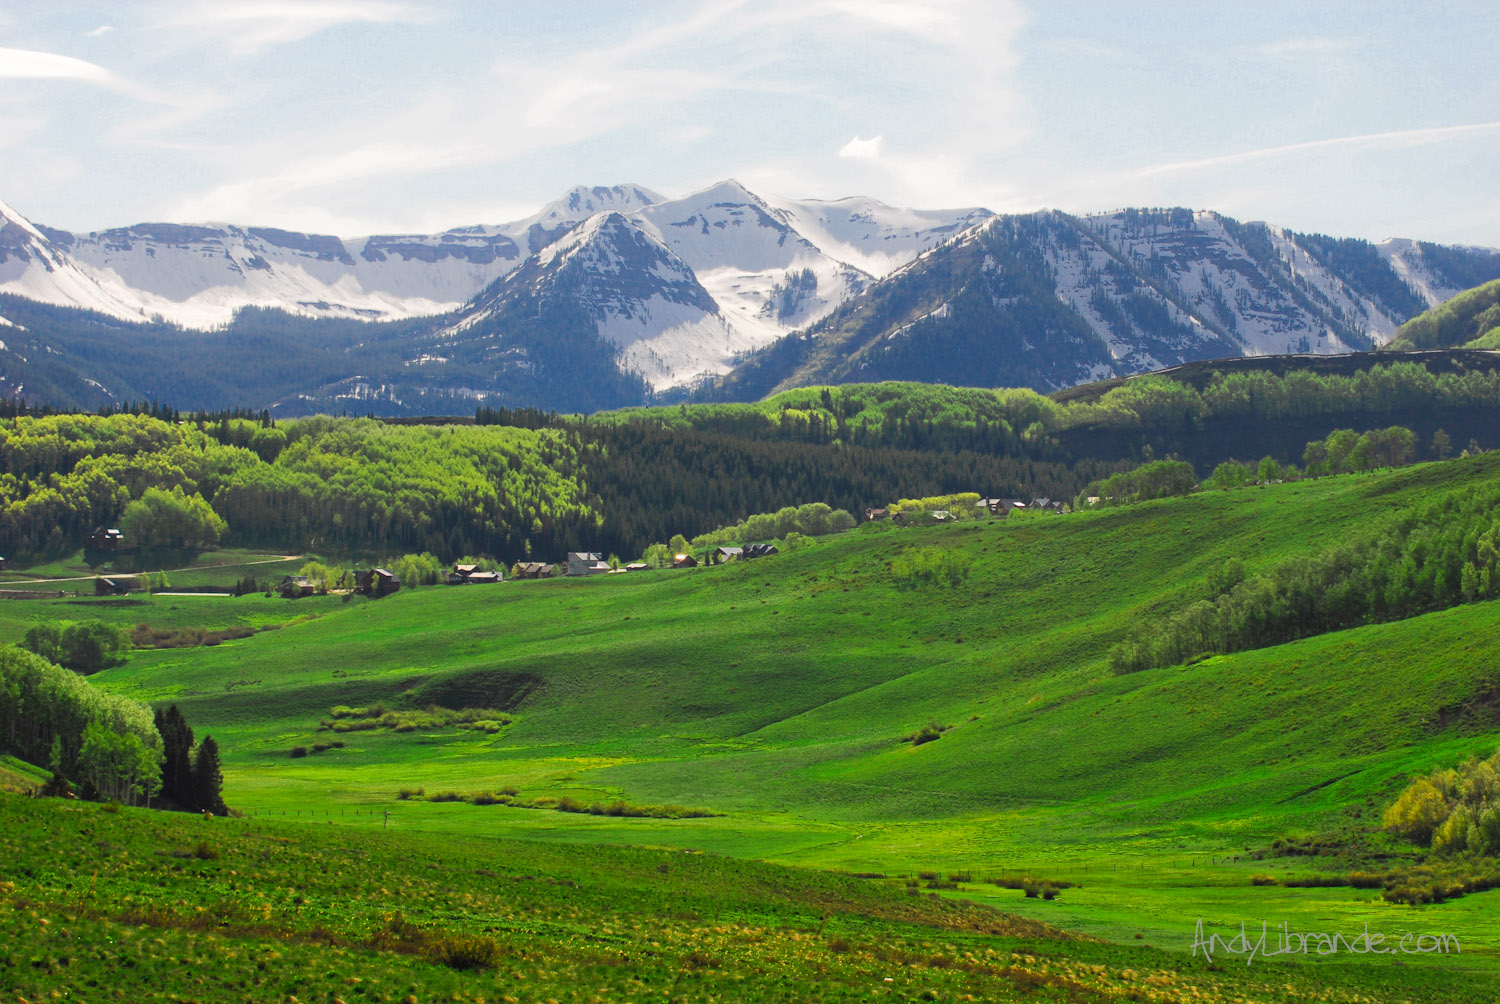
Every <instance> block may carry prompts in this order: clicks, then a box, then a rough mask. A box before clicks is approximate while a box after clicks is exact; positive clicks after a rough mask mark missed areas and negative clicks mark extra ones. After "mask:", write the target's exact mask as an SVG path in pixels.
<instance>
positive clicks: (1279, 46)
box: [1237, 35, 1368, 59]
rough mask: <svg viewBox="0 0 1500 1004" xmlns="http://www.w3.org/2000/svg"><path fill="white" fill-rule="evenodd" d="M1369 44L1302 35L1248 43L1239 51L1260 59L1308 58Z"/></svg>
mask: <svg viewBox="0 0 1500 1004" xmlns="http://www.w3.org/2000/svg"><path fill="white" fill-rule="evenodd" d="M1367 44H1368V42H1367V40H1366V39H1363V38H1353V37H1346V36H1334V35H1300V36H1295V37H1292V38H1281V39H1277V40H1276V41H1274V42H1264V43H1261V44H1259V45H1246V46H1242V47H1240V48H1239V49H1238V50H1237V51H1238V53H1239V54H1240V55H1243V56H1251V57H1255V58H1259V59H1306V58H1308V57H1317V56H1321V57H1325V58H1326V57H1329V56H1341V55H1345V54H1347V53H1352V52H1356V51H1358V50H1359V49H1362V48H1364V47H1365V46H1366V45H1367Z"/></svg>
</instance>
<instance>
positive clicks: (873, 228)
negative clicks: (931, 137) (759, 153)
mask: <svg viewBox="0 0 1500 1004" xmlns="http://www.w3.org/2000/svg"><path fill="white" fill-rule="evenodd" d="M765 202H766V203H767V204H768V205H769V206H770V207H772V208H773V209H774V211H775V213H776V215H777V217H778V219H780V220H781V222H783V223H785V224H786V225H787V226H789V227H791V228H792V229H793V230H795V231H796V232H797V233H799V234H801V235H802V236H803V237H804V238H805V239H806V240H808V241H809V242H810V243H812V244H814V245H816V246H817V247H818V248H819V249H820V250H821V251H822V252H823V253H824V254H826V255H828V256H829V257H832V258H836V259H838V260H839V261H842V262H844V263H845V264H848V265H852V266H853V267H855V268H857V269H859V270H860V271H862V272H867V273H869V274H870V275H872V276H875V277H876V278H883V277H885V276H887V275H889V274H890V273H892V272H894V271H895V270H896V269H898V268H900V267H901V266H902V265H905V264H906V263H907V262H909V261H911V260H912V259H913V258H915V257H916V256H917V255H918V254H920V253H921V252H923V251H926V250H927V249H928V248H931V247H933V246H934V245H936V244H938V243H940V242H942V241H944V240H947V239H948V238H950V237H953V236H955V235H957V234H959V233H961V232H962V231H964V230H967V229H969V228H970V227H972V226H974V225H976V224H978V223H982V222H983V221H984V220H986V219H988V218H990V217H992V216H993V215H994V214H993V213H991V212H990V211H989V210H988V209H978V208H972V209H937V210H918V209H902V208H897V207H895V206H888V205H886V204H885V203H883V202H879V201H877V200H875V199H870V198H864V197H853V198H847V199H836V200H833V201H822V200H818V199H804V200H795V199H784V198H779V197H777V196H768V197H766V199H765Z"/></svg>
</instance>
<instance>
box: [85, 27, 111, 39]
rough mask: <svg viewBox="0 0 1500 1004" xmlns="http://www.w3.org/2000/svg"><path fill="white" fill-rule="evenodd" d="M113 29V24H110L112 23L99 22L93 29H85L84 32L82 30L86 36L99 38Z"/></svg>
mask: <svg viewBox="0 0 1500 1004" xmlns="http://www.w3.org/2000/svg"><path fill="white" fill-rule="evenodd" d="M114 30H115V26H114V25H112V24H101V25H100V26H99V27H97V28H95V29H94V30H93V31H86V32H84V34H85V35H86V36H88V37H89V38H99V37H101V36H104V35H108V34H109V33H110V32H112V31H114Z"/></svg>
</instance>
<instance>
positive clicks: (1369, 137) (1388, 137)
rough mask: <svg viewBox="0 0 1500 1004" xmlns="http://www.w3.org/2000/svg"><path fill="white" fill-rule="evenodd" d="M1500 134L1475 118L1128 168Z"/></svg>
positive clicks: (1499, 126) (1149, 173)
mask: <svg viewBox="0 0 1500 1004" xmlns="http://www.w3.org/2000/svg"><path fill="white" fill-rule="evenodd" d="M1494 134H1500V122H1476V123H1473V124H1470V125H1455V126H1429V127H1424V128H1421V129H1396V130H1391V131H1388V132H1373V133H1362V134H1360V135H1357V136H1336V137H1333V138H1330V139H1315V140H1306V141H1304V142H1301V143H1284V144H1282V145H1280V146H1267V147H1262V148H1260V149H1258V150H1241V151H1239V152H1238V153H1226V154H1221V155H1219V156H1215V157H1199V158H1196V159H1193V160H1177V161H1168V162H1166V163H1162V164H1153V165H1151V166H1149V167H1143V168H1139V169H1137V170H1135V171H1131V172H1127V173H1128V174H1131V175H1133V176H1135V177H1140V178H1149V177H1154V176H1160V175H1168V174H1187V173H1194V172H1201V171H1212V170H1216V169H1219V168H1224V167H1230V166H1235V165H1239V164H1244V163H1248V162H1251V161H1257V160H1271V159H1277V158H1281V157H1287V156H1293V155H1298V154H1304V153H1313V152H1318V151H1325V150H1334V149H1349V148H1356V147H1364V148H1372V149H1373V148H1394V147H1413V146H1427V145H1430V144H1432V143H1446V142H1449V141H1451V140H1457V139H1464V138H1468V137H1472V136H1484V135H1494Z"/></svg>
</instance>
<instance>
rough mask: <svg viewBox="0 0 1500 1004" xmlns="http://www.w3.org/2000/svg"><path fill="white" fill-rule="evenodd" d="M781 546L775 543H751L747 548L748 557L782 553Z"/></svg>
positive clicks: (746, 555)
mask: <svg viewBox="0 0 1500 1004" xmlns="http://www.w3.org/2000/svg"><path fill="white" fill-rule="evenodd" d="M780 553H781V548H779V547H777V546H776V545H775V544H751V545H750V546H749V547H747V548H745V557H746V558H764V557H766V556H767V555H772V554H780Z"/></svg>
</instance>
